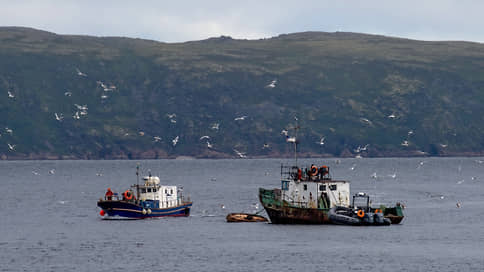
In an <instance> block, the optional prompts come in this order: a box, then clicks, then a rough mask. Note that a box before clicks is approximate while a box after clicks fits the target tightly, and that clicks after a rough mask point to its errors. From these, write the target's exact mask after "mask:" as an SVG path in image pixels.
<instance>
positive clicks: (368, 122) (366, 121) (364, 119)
mask: <svg viewBox="0 0 484 272" xmlns="http://www.w3.org/2000/svg"><path fill="white" fill-rule="evenodd" d="M360 121H361V122H363V123H367V124H368V125H370V126H373V122H371V121H370V120H368V119H366V118H360Z"/></svg>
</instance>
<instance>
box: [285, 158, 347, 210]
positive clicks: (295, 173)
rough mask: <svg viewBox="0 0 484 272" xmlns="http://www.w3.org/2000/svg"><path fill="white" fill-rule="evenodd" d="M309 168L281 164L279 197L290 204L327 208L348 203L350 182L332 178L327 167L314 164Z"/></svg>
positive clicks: (345, 205) (302, 206)
mask: <svg viewBox="0 0 484 272" xmlns="http://www.w3.org/2000/svg"><path fill="white" fill-rule="evenodd" d="M309 169H310V170H307V168H306V169H304V170H303V169H301V168H298V167H290V168H289V167H284V166H281V198H282V200H283V201H285V202H287V203H289V204H290V205H292V206H296V207H301V208H313V209H316V208H318V209H329V208H331V207H334V206H344V207H348V206H349V205H350V183H349V181H345V180H333V179H332V178H331V176H330V175H329V167H327V166H321V167H316V166H314V165H312V166H311V168H309Z"/></svg>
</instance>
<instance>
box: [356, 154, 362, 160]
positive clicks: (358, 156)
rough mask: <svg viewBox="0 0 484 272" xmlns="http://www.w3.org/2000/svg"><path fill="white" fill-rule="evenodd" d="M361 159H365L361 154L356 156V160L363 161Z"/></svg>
mask: <svg viewBox="0 0 484 272" xmlns="http://www.w3.org/2000/svg"><path fill="white" fill-rule="evenodd" d="M361 158H363V157H362V156H361V155H360V154H358V155H356V156H355V159H361Z"/></svg>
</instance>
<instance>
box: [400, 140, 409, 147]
mask: <svg viewBox="0 0 484 272" xmlns="http://www.w3.org/2000/svg"><path fill="white" fill-rule="evenodd" d="M400 145H402V146H408V145H409V143H408V141H407V140H405V141H403V142H402V143H401V144H400Z"/></svg>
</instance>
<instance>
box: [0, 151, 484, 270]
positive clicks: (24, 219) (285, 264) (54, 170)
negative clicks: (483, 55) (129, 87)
mask: <svg viewBox="0 0 484 272" xmlns="http://www.w3.org/2000/svg"><path fill="white" fill-rule="evenodd" d="M483 161H484V158H361V159H356V158H341V159H338V158H330V159H299V160H298V165H300V166H310V165H311V164H316V165H323V164H324V165H328V166H329V167H330V173H331V175H332V177H333V178H334V179H344V180H349V181H350V182H351V191H352V193H357V192H366V193H368V194H369V195H370V196H371V199H372V203H373V205H374V206H377V205H379V204H384V205H395V203H397V202H400V203H401V204H402V205H404V206H405V209H404V213H405V218H404V220H403V222H402V223H401V224H399V225H391V226H360V227H355V226H338V225H276V224H270V223H227V222H226V220H225V217H226V215H227V214H228V213H230V212H257V211H260V210H261V205H260V203H259V201H258V196H257V194H258V189H259V187H263V188H276V187H280V185H281V182H280V178H281V164H293V163H294V161H293V160H290V159H233V160H199V159H197V160H195V159H193V160H190V159H184V160H140V161H134V160H123V161H107V160H103V161H0V180H1V182H0V185H1V189H0V193H1V195H0V271H439V272H442V271H461V272H462V271H484V162H483ZM137 164H139V165H140V168H141V172H142V174H143V175H148V173H149V172H151V174H152V175H157V176H159V177H160V179H161V183H162V184H166V185H177V186H183V191H184V194H185V195H186V196H190V198H191V200H192V201H193V208H192V212H191V215H190V216H189V217H183V218H182V217H178V218H158V219H145V220H103V218H102V217H101V216H100V214H99V212H100V209H99V208H98V207H97V206H96V202H97V201H98V199H99V198H101V197H103V196H104V193H105V191H106V189H107V188H108V187H110V188H112V189H113V190H114V191H117V192H123V191H124V190H126V189H127V188H128V187H129V186H130V185H132V184H135V183H136V174H135V173H136V165H137ZM261 214H262V215H265V216H266V214H265V212H261Z"/></svg>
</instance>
